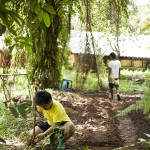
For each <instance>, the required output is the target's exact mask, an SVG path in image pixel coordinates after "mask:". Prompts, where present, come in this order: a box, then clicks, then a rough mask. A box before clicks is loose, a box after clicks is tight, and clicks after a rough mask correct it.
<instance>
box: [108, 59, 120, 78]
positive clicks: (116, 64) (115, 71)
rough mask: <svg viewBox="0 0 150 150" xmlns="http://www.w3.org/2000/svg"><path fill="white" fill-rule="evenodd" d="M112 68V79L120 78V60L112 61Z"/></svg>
mask: <svg viewBox="0 0 150 150" xmlns="http://www.w3.org/2000/svg"><path fill="white" fill-rule="evenodd" d="M108 66H109V67H110V68H111V72H110V77H111V78H118V77H119V68H120V67H121V63H120V61H119V60H111V61H110V62H109V64H108Z"/></svg>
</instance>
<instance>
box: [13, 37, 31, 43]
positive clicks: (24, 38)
mask: <svg viewBox="0 0 150 150" xmlns="http://www.w3.org/2000/svg"><path fill="white" fill-rule="evenodd" d="M14 40H15V41H26V42H32V40H31V39H29V38H26V37H23V36H20V37H16V38H14Z"/></svg>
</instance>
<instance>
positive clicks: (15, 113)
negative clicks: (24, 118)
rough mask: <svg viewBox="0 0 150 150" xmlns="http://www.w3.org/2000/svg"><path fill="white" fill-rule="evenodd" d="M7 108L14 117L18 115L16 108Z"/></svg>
mask: <svg viewBox="0 0 150 150" xmlns="http://www.w3.org/2000/svg"><path fill="white" fill-rule="evenodd" d="M9 109H10V111H11V113H12V114H13V116H14V117H15V118H18V117H19V114H18V112H17V110H16V109H15V108H14V107H9Z"/></svg>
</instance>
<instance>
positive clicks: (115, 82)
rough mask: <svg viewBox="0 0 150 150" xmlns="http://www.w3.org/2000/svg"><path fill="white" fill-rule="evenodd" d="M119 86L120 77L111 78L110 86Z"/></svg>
mask: <svg viewBox="0 0 150 150" xmlns="http://www.w3.org/2000/svg"><path fill="white" fill-rule="evenodd" d="M114 86H115V88H118V87H119V79H118V78H109V87H110V88H114Z"/></svg>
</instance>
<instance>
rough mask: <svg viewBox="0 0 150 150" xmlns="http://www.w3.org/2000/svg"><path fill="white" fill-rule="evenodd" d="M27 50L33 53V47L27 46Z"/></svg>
mask: <svg viewBox="0 0 150 150" xmlns="http://www.w3.org/2000/svg"><path fill="white" fill-rule="evenodd" d="M25 49H26V50H27V51H28V52H30V53H31V52H32V46H28V45H25Z"/></svg>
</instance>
